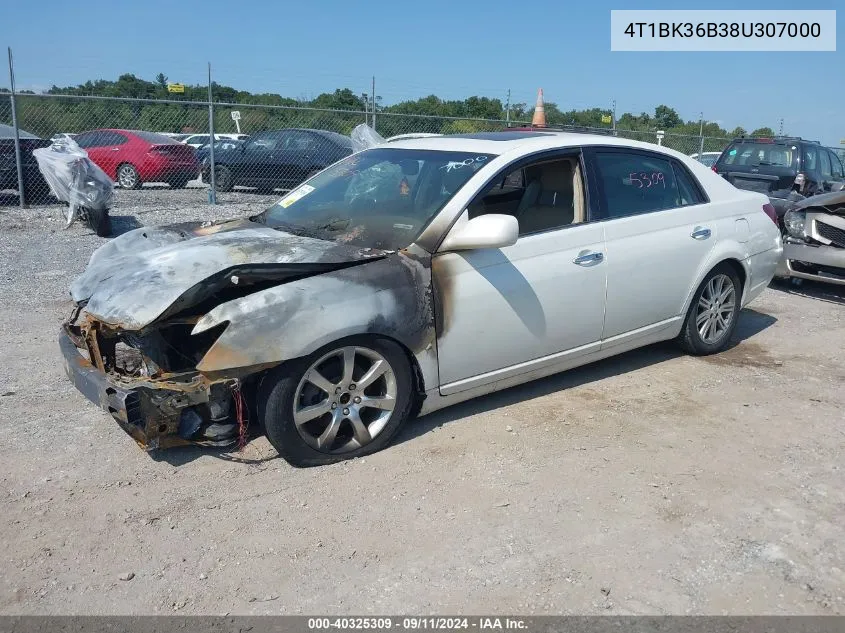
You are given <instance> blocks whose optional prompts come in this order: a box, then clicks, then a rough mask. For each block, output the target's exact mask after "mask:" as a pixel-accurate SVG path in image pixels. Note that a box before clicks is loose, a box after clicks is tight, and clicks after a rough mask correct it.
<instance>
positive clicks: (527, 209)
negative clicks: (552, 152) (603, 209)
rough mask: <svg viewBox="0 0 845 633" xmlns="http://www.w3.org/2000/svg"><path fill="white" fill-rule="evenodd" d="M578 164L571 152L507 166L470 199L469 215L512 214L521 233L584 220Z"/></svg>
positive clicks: (582, 193)
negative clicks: (563, 155)
mask: <svg viewBox="0 0 845 633" xmlns="http://www.w3.org/2000/svg"><path fill="white" fill-rule="evenodd" d="M580 165H581V163H580V158H579V156H577V155H573V156H566V157H560V158H555V159H549V158H546V159H543V160H539V161H537V162H535V163H529V164H523V165H522V166H520V167H518V168H515V169H506V170H505V171H503V172H502V173H501V174H499V175H498V176H497V177H496V178H494V179H493V181H492V182H491V183H490V185H488V186H487V187H486V188H485V189H484V190H483V191H481V192H480V193H479V194H478V196H476V198H475V199H474V200H473V201H472V202H471V203H470V205H469V207H468V212H469V217H470V219H472V218H474V217H478V216H479V215H485V214H491V213H496V214H505V215H512V216H514V217H515V218H516V219H517V221H518V222H519V234H520V235H521V236H522V235H531V234H533V233H542V232H544V231H549V230H552V229H559V228H562V227H564V226H569V225H570V224H577V223H579V222H583V221H584V192H583V182H582V180H581V166H580Z"/></svg>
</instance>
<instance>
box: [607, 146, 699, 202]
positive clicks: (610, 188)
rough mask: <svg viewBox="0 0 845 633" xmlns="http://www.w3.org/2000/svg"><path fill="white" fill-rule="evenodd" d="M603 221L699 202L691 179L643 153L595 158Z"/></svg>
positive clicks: (664, 160)
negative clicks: (601, 199) (601, 198)
mask: <svg viewBox="0 0 845 633" xmlns="http://www.w3.org/2000/svg"><path fill="white" fill-rule="evenodd" d="M595 161H596V170H597V172H598V184H599V188H600V190H601V192H602V194H603V197H604V217H605V218H621V217H625V216H629V215H639V214H642V213H650V212H653V211H662V210H664V209H672V208H676V207H683V206H686V205H689V204H698V203H699V202H702V197H701V195H700V193H699V192H698V189H697V188H696V187H695V186H694V185H693V183H692V182H691V181H690V177H689V176H688V175H687V174H686V173H685V172H684V171H682V169H681V168H680V167H678V172H679V174H680V179H679V178H677V177H676V175H675V167H674V166H673V164H672V162H671V161H670V160H668V159H664V158H661V157H658V156H655V155H651V154H646V153H642V154H640V153H636V154H635V153H626V152H609V151H607V152H605V151H600V152H597V153H596V155H595Z"/></svg>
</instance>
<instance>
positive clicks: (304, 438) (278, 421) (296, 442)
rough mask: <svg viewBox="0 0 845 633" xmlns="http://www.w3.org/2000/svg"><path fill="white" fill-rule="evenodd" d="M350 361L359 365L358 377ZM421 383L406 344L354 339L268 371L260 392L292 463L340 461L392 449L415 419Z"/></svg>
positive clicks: (266, 422)
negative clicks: (416, 380)
mask: <svg viewBox="0 0 845 633" xmlns="http://www.w3.org/2000/svg"><path fill="white" fill-rule="evenodd" d="M349 350H355V351H354V352H352V353H350V352H349ZM348 358H351V362H350V363H347V359H348ZM347 366H350V367H354V374H353V373H352V371H353V370H351V369H350V370H349V371H350V373H349V375H351V376H352V379H351V382H350V379H349V377H348V376H347V374H346V371H345V368H346V367H347ZM371 370H372V373H371V374H369V375H370V376H373V375H377V377H375V378H370V379H368V378H367V376H368V373H369V372H370V371H371ZM309 377H311V379H310V380H309V379H308V378H309ZM355 381H360V384H358V385H356V384H355ZM316 383H321V384H322V385H323V386H324V388H320V387H318V386H317V385H316ZM347 383H349V384H347ZM413 385H414V382H413V375H412V372H411V367H410V362H409V361H408V358H407V356H406V355H405V352H404V350H403V349H402V348H401V347H400V346H399V345H397V344H396V343H394V342H393V341H390V340H387V339H382V338H375V337H366V336H357V337H351V338H348V339H345V340H343V341H338V342H337V343H333V344H331V345H327V346H326V347H323V348H322V349H320V350H317V351H316V352H314V353H313V354H311V355H309V356H307V357H306V358H301V359H298V360H296V361H293V362H291V363H286V364H284V365H282V366H281V367H279V368H277V369H275V370H273V371H271V372H270V373H268V374H267V375H266V376H265V377H264V379H263V380H262V382H261V386H260V388H259V390H258V395H257V409H258V416H259V420H260V423H261V425H262V426H263V427H264V429H265V431H266V433H267V439H268V440H270V443H271V444H272V445H273V447H274V448H275V449H276V450H277V451H278V452H279V455H280V456H281V457H283V458H284V459H285V460H286V461H288V462H289V463H290V464H292V465H294V466H319V465H323V464H332V463H334V462H339V461H343V460H345V459H352V458H355V457H362V456H364V455H368V454H370V453H374V452H376V451H379V450H381V449H382V448H384V447H385V446H387V445H388V444H389V443H390V441H391V440H392V439H393V437H394V436H395V435H396V432H397V431H398V430H399V429H400V427H401V426H402V424H403V423H404V422H405V421H406V420H407V419H408V418H409V417H410V413H411V409H412V405H413V402H414V390H413ZM376 399H379V400H378V401H377V400H376ZM368 400H369V401H370V402H371V403H376V404H378V406H374V405H373V404H369V405H368V404H367V401H368ZM332 403H334V406H331V405H332ZM309 407H310V409H311V410H310V411H309ZM321 407H325V411H322V409H321ZM318 409H320V410H318ZM295 411H296V412H297V413H296V414H295ZM296 415H298V416H300V417H299V424H297V422H295V416H296ZM330 427H333V428H332V430H330ZM321 445H322V447H321Z"/></svg>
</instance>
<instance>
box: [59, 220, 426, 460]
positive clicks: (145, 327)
mask: <svg viewBox="0 0 845 633" xmlns="http://www.w3.org/2000/svg"><path fill="white" fill-rule="evenodd" d="M427 274H428V268H427V267H426V266H425V265H424V264H423V263H421V262H420V261H419V260H417V259H414V258H413V257H409V256H400V255H399V254H396V253H393V254H389V253H387V252H385V251H381V250H379V249H375V248H369V247H364V248H362V247H357V246H352V245H347V244H338V243H334V242H331V241H327V240H321V239H316V238H312V237H308V236H302V235H294V234H291V233H286V232H284V231H280V230H277V229H274V228H270V227H267V226H264V225H261V224H257V223H255V222H252V221H248V220H238V221H231V222H225V223H222V224H219V225H206V224H200V223H198V222H197V223H185V224H180V225H170V226H166V227H149V228H146V227H144V228H140V229H136V230H134V231H130V232H128V233H125V234H123V235H121V236H119V237H117V238H115V239H113V240H111V241H110V242H107V243H106V244H105V245H103V246H102V247H100V248H99V249H98V250H97V251H95V252H94V254H93V255H92V256H91V260H90V262H89V264H88V267H87V268H86V270H85V271H84V273H83V274H82V275H80V276H79V277H78V278H77V279H76V280H75V281H74V282H73V284H72V285H71V288H70V291H71V297H72V298H73V300H74V302H75V304H76V307H75V309H74V311H73V313H72V315H71V316H70V318H69V319H68V321H67V322H66V323H65V324H64V326H63V328H62V331H61V333H60V339H59V345H60V349H61V352H62V355H63V357H64V364H65V370H66V373H67V375H68V376H69V378H70V379H71V381H72V382H73V383H74V385H75V386H76V387H77V389H78V390H79V391H80V392H82V394H83V395H85V396H86V397H87V398H88V399H89V400H91V401H92V402H94V403H96V404H98V405H99V406H100V407H101V408H102V409H104V410H105V411H107V412H108V413H109V414H110V415H111V416H112V417H113V418H114V419H115V420H116V421H117V422H118V423H119V425H120V426H121V427H122V428H123V429H124V430H125V431H126V432H127V433H129V434H130V435H131V436H132V437H133V438H135V440H137V442H138V443H139V444H140V445H141V446H143V447H144V448H146V449H147V450H154V449H158V448H167V447H171V446H178V445H183V444H188V443H191V444H202V445H213V446H226V445H231V444H234V443H235V442H238V441H242V440H244V437H245V432H246V425H247V424H248V421H249V419H250V418H252V419H257V415H256V410H255V401H256V394H257V392H258V388H259V384H260V382H261V381H262V379H263V378H264V376H265V375H266V374H267V372H268V371H269V370H271V369H272V368H274V367H277V366H279V365H280V364H282V363H284V362H286V361H289V360H293V359H296V358H299V357H301V356H303V355H305V354H307V353H309V352H311V351H313V350H314V348H315V347H319V346H320V345H323V344H325V343H327V342H329V341H331V340H333V337H336V336H338V333H339V332H340V333H345V334H347V335H349V334H356V333H363V332H374V333H383V334H388V335H395V336H398V337H399V338H400V339H402V340H404V339H403V337H404V338H406V339H407V344H408V345H409V346H410V347H412V348H413V349H416V348H418V347H421V346H423V343H422V342H421V340H422V338H421V337H422V334H421V332H422V331H423V330H426V328H427V327H428V322H429V321H430V319H423V321H424V322H421V323H417V322H416V321H415V320H413V319H409V318H408V312H409V311H410V310H417V307H416V303H417V302H419V301H420V300H422V299H424V298H425V297H424V295H423V294H422V293H421V291H420V290H419V289H421V288H427V287H428V285H429V284H428V281H427V279H428V278H427ZM421 298H422V299H421ZM333 304H334V305H336V306H338V308H337V309H327V306H330V305H333ZM394 330H398V332H394ZM426 331H427V330H426ZM341 335H342V334H341ZM251 414H253V415H251Z"/></svg>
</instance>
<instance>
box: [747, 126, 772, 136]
mask: <svg viewBox="0 0 845 633" xmlns="http://www.w3.org/2000/svg"><path fill="white" fill-rule="evenodd" d="M774 135H775V131H774V130H773V129H772V128H770V127H758V128H757V129H756V130H754V131H753V132H751V136H774Z"/></svg>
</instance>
